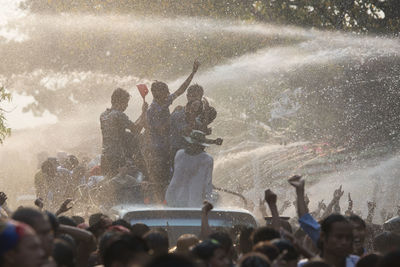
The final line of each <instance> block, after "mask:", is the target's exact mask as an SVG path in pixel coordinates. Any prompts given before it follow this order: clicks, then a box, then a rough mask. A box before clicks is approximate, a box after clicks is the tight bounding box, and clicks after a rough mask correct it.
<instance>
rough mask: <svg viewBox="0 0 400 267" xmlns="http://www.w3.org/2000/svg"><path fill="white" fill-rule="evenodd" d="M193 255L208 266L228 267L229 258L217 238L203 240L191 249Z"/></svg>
mask: <svg viewBox="0 0 400 267" xmlns="http://www.w3.org/2000/svg"><path fill="white" fill-rule="evenodd" d="M192 253H193V255H194V256H196V257H198V258H199V259H201V260H203V261H204V262H205V263H206V264H207V265H208V266H210V267H228V266H229V259H228V257H227V256H226V253H225V251H224V249H223V248H222V246H221V244H220V243H219V242H218V241H217V240H213V239H211V240H205V241H203V242H201V243H200V244H198V245H197V246H195V247H194V248H193V249H192Z"/></svg>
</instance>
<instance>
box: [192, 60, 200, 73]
mask: <svg viewBox="0 0 400 267" xmlns="http://www.w3.org/2000/svg"><path fill="white" fill-rule="evenodd" d="M199 67H200V62H199V61H198V60H197V59H196V60H195V61H194V63H193V70H192V72H193V73H196V72H197V70H198V69H199Z"/></svg>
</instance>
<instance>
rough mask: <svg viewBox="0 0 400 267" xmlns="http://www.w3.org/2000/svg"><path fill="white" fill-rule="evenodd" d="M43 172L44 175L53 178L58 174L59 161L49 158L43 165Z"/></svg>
mask: <svg viewBox="0 0 400 267" xmlns="http://www.w3.org/2000/svg"><path fill="white" fill-rule="evenodd" d="M41 170H42V172H43V173H44V174H46V175H48V176H51V177H53V176H54V175H56V172H57V160H55V159H54V158H48V159H47V160H45V161H44V162H43V163H42V165H41Z"/></svg>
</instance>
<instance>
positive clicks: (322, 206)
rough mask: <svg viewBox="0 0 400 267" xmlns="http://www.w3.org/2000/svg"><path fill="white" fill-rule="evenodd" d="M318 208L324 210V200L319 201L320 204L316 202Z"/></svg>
mask: <svg viewBox="0 0 400 267" xmlns="http://www.w3.org/2000/svg"><path fill="white" fill-rule="evenodd" d="M318 208H319V209H320V210H325V209H326V205H325V203H324V200H321V201H320V202H318Z"/></svg>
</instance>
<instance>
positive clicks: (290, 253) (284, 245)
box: [271, 239, 300, 261]
mask: <svg viewBox="0 0 400 267" xmlns="http://www.w3.org/2000/svg"><path fill="white" fill-rule="evenodd" d="M271 243H272V244H273V245H275V246H276V247H277V248H278V249H279V253H283V251H285V250H286V251H287V253H286V255H285V256H284V257H283V259H284V260H285V261H293V260H298V258H299V257H300V255H299V253H298V252H297V250H296V249H295V248H294V246H293V245H292V244H291V243H290V242H289V241H287V240H285V239H275V240H272V241H271Z"/></svg>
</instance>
